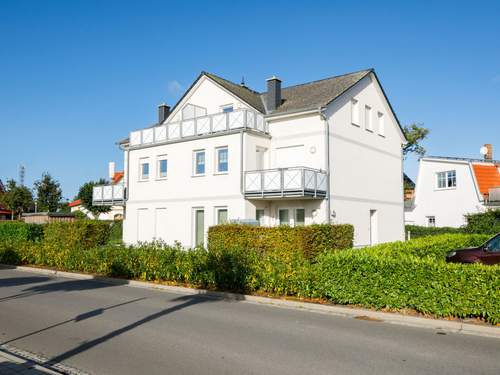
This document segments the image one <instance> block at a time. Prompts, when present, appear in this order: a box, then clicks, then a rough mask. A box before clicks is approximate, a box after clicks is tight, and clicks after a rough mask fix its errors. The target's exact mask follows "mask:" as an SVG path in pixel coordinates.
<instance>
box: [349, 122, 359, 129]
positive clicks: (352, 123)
mask: <svg viewBox="0 0 500 375" xmlns="http://www.w3.org/2000/svg"><path fill="white" fill-rule="evenodd" d="M351 125H353V126H356V127H358V128H360V127H361V125H359V124H356V123H355V122H351Z"/></svg>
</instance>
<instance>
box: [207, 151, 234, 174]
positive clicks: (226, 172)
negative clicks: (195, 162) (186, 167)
mask: <svg viewBox="0 0 500 375" xmlns="http://www.w3.org/2000/svg"><path fill="white" fill-rule="evenodd" d="M220 150H226V151H227V171H220V170H219V151H220ZM214 159H215V168H214V169H215V173H214V174H228V173H229V147H228V146H220V147H216V148H215V158H214ZM205 163H206V161H205Z"/></svg>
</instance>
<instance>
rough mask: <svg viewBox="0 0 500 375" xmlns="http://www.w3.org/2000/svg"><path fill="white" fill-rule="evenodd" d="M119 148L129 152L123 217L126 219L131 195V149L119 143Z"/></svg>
mask: <svg viewBox="0 0 500 375" xmlns="http://www.w3.org/2000/svg"><path fill="white" fill-rule="evenodd" d="M118 148H119V149H120V150H122V151H125V152H126V153H127V155H126V160H127V170H126V171H125V176H126V178H125V204H124V205H123V219H126V216H127V204H126V203H127V201H128V196H129V178H130V177H129V176H130V173H129V172H130V149H129V148H128V147H127V148H123V147H122V145H118Z"/></svg>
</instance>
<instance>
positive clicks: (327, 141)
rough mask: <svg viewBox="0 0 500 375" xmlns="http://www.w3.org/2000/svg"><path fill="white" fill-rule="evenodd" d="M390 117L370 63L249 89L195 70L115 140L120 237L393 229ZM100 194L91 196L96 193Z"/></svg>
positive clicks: (197, 239)
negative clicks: (147, 121) (325, 226)
mask: <svg viewBox="0 0 500 375" xmlns="http://www.w3.org/2000/svg"><path fill="white" fill-rule="evenodd" d="M404 142H405V138H404V135H403V132H402V130H401V127H400V125H399V122H398V120H397V118H396V115H395V114H394V112H393V110H392V108H391V105H390V103H389V102H388V100H387V97H386V95H385V93H384V91H383V89H382V87H381V85H380V82H379V80H378V78H377V76H376V74H375V72H374V71H373V70H364V71H360V72H355V73H350V74H346V75H342V76H336V77H332V78H327V79H323V80H319V81H314V82H309V83H305V84H301V85H296V86H290V87H285V88H282V87H281V81H280V80H279V79H278V78H276V77H272V78H270V79H268V80H267V92H264V93H258V92H256V91H253V90H251V89H249V88H247V87H246V86H245V85H244V84H235V83H232V82H230V81H227V80H225V79H223V78H220V77H218V76H215V75H213V74H210V73H206V72H202V73H201V74H200V75H199V76H198V78H197V79H196V80H195V81H194V83H193V84H192V85H191V87H189V88H188V89H187V91H186V92H185V94H184V95H183V96H182V98H181V99H180V100H179V102H178V103H177V104H176V105H175V106H174V107H173V108H172V110H170V108H169V107H168V106H166V105H161V106H160V107H159V122H158V124H155V125H153V126H151V127H148V128H145V129H141V130H136V131H132V132H131V133H130V137H129V138H128V139H126V140H123V141H122V142H121V143H120V147H121V148H122V149H123V150H124V155H125V157H124V165H125V187H126V197H120V196H119V194H118V193H117V194H116V196H114V197H113V198H112V197H111V195H110V194H112V193H111V192H108V196H107V198H106V199H104V198H103V196H102V192H101V193H100V192H99V191H97V192H96V194H97V195H98V197H97V198H98V199H96V201H98V202H99V203H100V204H116V203H117V202H118V203H120V202H122V199H123V198H126V199H124V202H125V204H126V210H125V221H124V234H123V237H124V238H123V239H124V241H125V242H126V243H136V242H138V241H150V240H153V239H163V240H165V241H166V242H167V243H173V242H174V241H180V242H181V243H182V244H183V245H184V246H186V247H189V246H194V245H197V244H202V243H204V242H205V241H206V233H207V230H208V228H209V227H210V226H212V225H215V224H218V223H221V222H226V221H233V220H234V221H255V220H257V221H259V222H260V223H261V225H269V226H274V225H291V226H295V225H307V224H312V223H328V222H333V223H351V224H353V225H354V227H355V244H356V245H357V246H364V245H369V244H371V243H378V242H386V241H395V240H401V239H403V238H404V212H403V183H402V178H403V177H402V176H403V173H402V148H401V146H402V144H403V143H404ZM99 194H101V195H99Z"/></svg>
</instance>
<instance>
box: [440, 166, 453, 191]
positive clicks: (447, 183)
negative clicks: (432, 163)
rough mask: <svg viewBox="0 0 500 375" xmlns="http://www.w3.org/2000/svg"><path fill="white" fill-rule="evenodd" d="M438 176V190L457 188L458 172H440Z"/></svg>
mask: <svg viewBox="0 0 500 375" xmlns="http://www.w3.org/2000/svg"><path fill="white" fill-rule="evenodd" d="M436 176H437V188H438V189H447V188H454V187H456V186H457V172H456V171H454V170H453V171H446V172H438V173H437V174H436Z"/></svg>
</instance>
